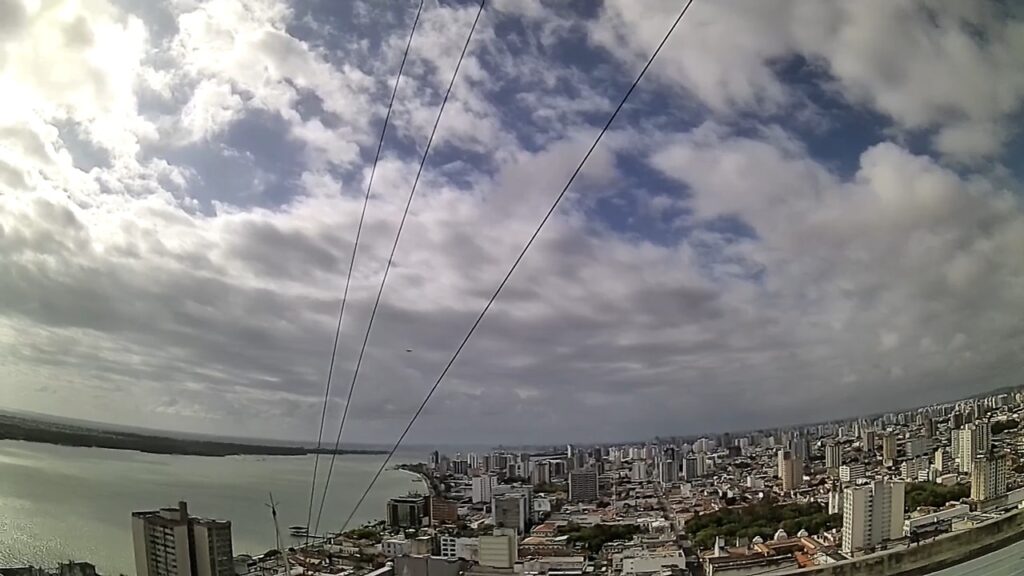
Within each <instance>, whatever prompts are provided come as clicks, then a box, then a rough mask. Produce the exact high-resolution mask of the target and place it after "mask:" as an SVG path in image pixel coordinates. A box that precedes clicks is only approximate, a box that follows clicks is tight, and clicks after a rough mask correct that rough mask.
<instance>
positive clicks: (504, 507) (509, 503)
mask: <svg viewBox="0 0 1024 576" xmlns="http://www.w3.org/2000/svg"><path fill="white" fill-rule="evenodd" d="M491 517H492V519H493V521H494V525H495V527H497V528H511V529H513V530H515V531H516V534H517V535H522V534H524V533H526V521H527V519H529V517H530V508H529V498H528V497H527V496H526V495H525V494H521V493H510V494H503V495H501V496H495V497H494V500H493V501H492V502H491Z"/></svg>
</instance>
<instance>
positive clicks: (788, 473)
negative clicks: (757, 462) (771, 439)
mask: <svg viewBox="0 0 1024 576" xmlns="http://www.w3.org/2000/svg"><path fill="white" fill-rule="evenodd" d="M779 479H780V480H782V491H783V492H789V491H790V490H796V489H797V488H799V487H800V485H801V484H803V481H804V462H803V460H801V459H800V458H798V457H797V456H796V455H795V454H793V453H792V452H791V451H789V450H779Z"/></svg>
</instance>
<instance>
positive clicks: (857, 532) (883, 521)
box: [842, 480, 905, 555]
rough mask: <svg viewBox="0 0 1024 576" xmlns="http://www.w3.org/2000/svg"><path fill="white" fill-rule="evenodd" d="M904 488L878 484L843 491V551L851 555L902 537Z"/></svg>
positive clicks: (900, 484)
mask: <svg viewBox="0 0 1024 576" xmlns="http://www.w3.org/2000/svg"><path fill="white" fill-rule="evenodd" d="M904 496H905V484H904V483H903V482H897V481H892V480H877V481H875V482H872V483H871V484H865V485H860V486H851V487H849V488H847V489H846V490H844V491H843V532H842V551H843V552H844V553H846V554H848V555H852V554H854V553H857V552H861V551H864V550H866V549H869V548H874V547H875V546H877V545H878V544H879V543H881V542H883V541H885V540H894V539H896V538H900V537H901V536H902V535H903V515H904V514H903V505H904Z"/></svg>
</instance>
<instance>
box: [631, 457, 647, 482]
mask: <svg viewBox="0 0 1024 576" xmlns="http://www.w3.org/2000/svg"><path fill="white" fill-rule="evenodd" d="M629 479H630V480H632V481H633V482H646V481H647V462H644V461H643V460H636V461H634V462H633V468H632V470H630V474H629Z"/></svg>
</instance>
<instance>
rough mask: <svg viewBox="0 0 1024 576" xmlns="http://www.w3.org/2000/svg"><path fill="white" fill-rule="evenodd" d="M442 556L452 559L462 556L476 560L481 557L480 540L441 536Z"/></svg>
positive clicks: (465, 558)
mask: <svg viewBox="0 0 1024 576" xmlns="http://www.w3.org/2000/svg"><path fill="white" fill-rule="evenodd" d="M441 557H442V558H448V559H450V560H451V559H456V558H461V559H463V560H470V561H473V562H476V561H478V560H479V559H480V540H479V539H477V538H456V537H455V536H441Z"/></svg>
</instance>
